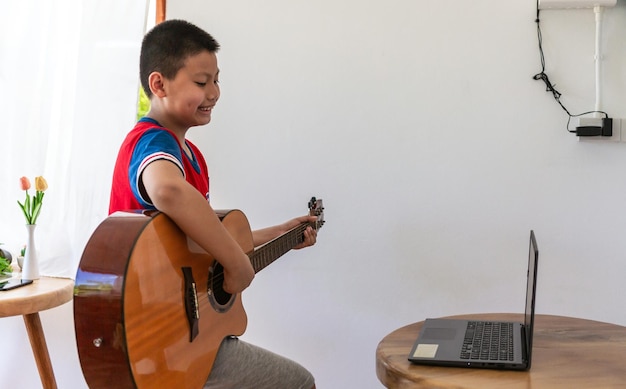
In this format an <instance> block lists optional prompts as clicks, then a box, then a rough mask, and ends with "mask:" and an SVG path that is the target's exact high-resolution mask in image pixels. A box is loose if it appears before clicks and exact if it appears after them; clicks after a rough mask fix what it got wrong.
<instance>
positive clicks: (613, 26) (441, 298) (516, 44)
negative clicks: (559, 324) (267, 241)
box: [168, 0, 626, 388]
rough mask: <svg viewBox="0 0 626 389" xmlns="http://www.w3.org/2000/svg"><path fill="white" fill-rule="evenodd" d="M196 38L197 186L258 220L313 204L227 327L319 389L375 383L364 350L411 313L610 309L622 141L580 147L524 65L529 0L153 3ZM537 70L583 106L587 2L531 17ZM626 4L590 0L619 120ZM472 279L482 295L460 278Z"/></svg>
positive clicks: (615, 279)
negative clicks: (210, 71) (207, 72)
mask: <svg viewBox="0 0 626 389" xmlns="http://www.w3.org/2000/svg"><path fill="white" fill-rule="evenodd" d="M168 7H169V8H168V17H169V18H185V19H188V20H191V21H193V22H195V23H197V24H199V25H201V26H202V27H204V28H205V29H207V30H208V31H209V32H211V33H212V34H214V36H215V37H216V39H218V41H219V42H220V43H221V44H222V46H223V48H222V50H221V52H220V54H219V60H220V68H221V75H220V77H221V87H222V98H221V101H220V103H219V104H218V108H217V109H216V110H215V111H214V116H213V117H214V119H213V122H212V123H211V124H210V125H209V126H208V127H207V128H202V129H197V130H195V131H192V133H191V134H192V135H191V136H192V137H193V139H195V140H197V141H198V142H199V144H200V146H201V147H202V148H203V149H204V150H205V151H206V154H207V156H208V159H209V165H210V169H211V173H212V174H211V179H212V201H213V203H214V205H217V206H223V207H225V208H229V207H238V208H241V209H243V210H244V211H245V212H246V213H247V215H248V216H249V218H250V219H251V222H252V223H253V224H254V225H256V226H262V225H265V224H270V223H274V222H278V221H282V220H283V219H285V218H287V217H290V216H291V215H295V214H298V213H299V212H303V211H304V205H305V203H306V200H307V199H308V196H310V195H316V196H319V197H321V198H323V199H324V203H325V206H326V218H327V220H328V222H327V224H326V226H324V228H323V229H322V230H321V231H320V234H319V243H318V245H317V246H316V247H315V248H313V249H310V250H305V251H302V252H298V253H290V254H288V256H287V257H286V258H283V259H282V260H281V261H279V262H276V263H275V264H273V265H272V266H271V267H269V268H268V269H266V270H264V272H262V273H260V274H259V275H258V276H257V278H256V279H255V281H254V283H253V286H252V287H251V288H250V289H249V291H247V292H246V293H245V294H244V304H245V306H246V309H247V312H248V314H249V318H250V324H249V328H248V331H247V333H246V335H245V339H247V340H249V341H251V342H254V343H257V344H260V345H263V346H266V347H268V348H270V349H272V350H275V351H278V352H280V353H283V354H285V355H288V356H291V357H293V358H294V359H296V360H298V361H300V362H301V363H303V364H304V365H305V366H307V367H309V368H310V369H311V370H312V372H313V373H314V374H315V375H316V377H317V379H318V387H320V388H357V387H359V388H378V387H380V386H381V385H380V383H379V382H378V380H377V378H376V376H375V370H374V361H375V355H374V354H375V349H376V345H377V344H378V342H379V341H380V339H381V338H382V337H384V336H385V335H386V334H387V333H389V332H390V331H392V330H394V329H396V328H398V327H400V326H403V325H405V324H408V323H411V322H415V321H419V320H422V319H424V318H425V317H427V316H440V315H450V314H459V313H468V312H500V311H502V312H511V311H512V312H521V311H522V310H523V304H524V289H525V270H526V267H525V266H526V258H527V252H528V231H529V230H530V229H531V228H532V229H534V230H535V231H536V233H537V238H538V243H539V247H540V250H541V255H540V260H541V265H540V274H539V277H540V278H539V286H538V293H539V297H538V302H537V309H538V311H539V312H540V313H550V314H559V315H570V316H578V317H585V318H591V319H597V320H603V321H609V322H615V323H619V324H623V325H626V313H625V312H626V310H624V303H622V302H621V301H619V299H616V297H614V296H623V295H624V294H625V293H626V286H624V283H623V282H622V279H623V275H624V274H625V273H626V261H625V260H624V259H625V257H626V255H625V253H626V240H625V239H623V236H624V234H625V232H626V210H625V208H624V207H623V205H624V202H625V201H624V198H625V196H626V179H625V178H624V175H623V174H622V168H623V166H626V143H617V144H610V143H593V144H592V143H581V142H579V141H578V140H577V138H576V137H575V136H574V135H572V134H569V133H567V132H566V130H565V126H566V122H567V115H566V114H565V113H564V111H563V110H561V108H560V107H559V106H558V104H557V103H556V102H555V101H554V100H553V98H552V96H551V94H549V93H546V91H545V85H544V84H543V83H541V82H539V81H534V80H533V79H532V76H533V75H534V74H536V73H538V72H539V71H540V69H541V68H540V62H539V53H538V48H537V36H536V24H535V22H534V20H535V2H534V1H528V0H527V1H521V0H515V1H495V0H491V1H489V0H478V1H471V2H468V1H451V0H448V1H414V0H404V1H373V0H370V1H359V0H352V1H350V0H343V1H337V0H321V1H316V2H310V1H304V0H300V1H279V0H268V1H263V2H257V1H237V2H232V1H213V2H211V4H210V5H208V4H207V3H206V2H204V1H201V0H185V1H177V2H171V3H169V4H168ZM541 24H542V27H543V36H544V50H545V54H546V61H547V73H548V75H549V76H550V78H551V80H552V82H553V83H555V84H556V86H557V89H558V90H559V91H560V92H561V93H563V97H562V101H563V103H564V104H565V105H566V106H567V107H568V109H569V110H570V111H571V112H572V113H580V112H584V111H587V110H591V109H593V108H594V103H595V89H594V88H595V86H594V62H593V53H594V39H595V36H594V29H595V25H594V14H593V11H591V10H582V11H571V10H570V11H544V12H542V14H541ZM624 36H626V4H625V3H624V1H621V0H620V1H619V2H618V6H617V7H616V8H613V9H610V10H607V12H606V13H605V28H604V42H603V48H604V50H605V62H604V68H605V71H606V73H605V85H604V87H605V89H604V96H603V97H604V102H605V106H604V108H605V110H606V111H607V112H609V113H610V114H611V115H612V116H614V117H621V118H626V77H625V75H626V71H625V70H626V41H625V40H624V39H623V37H624ZM474 285H477V286H479V287H480V289H479V291H478V292H477V294H478V296H480V297H484V298H485V300H484V301H482V302H476V301H475V300H473V299H470V298H469V293H467V291H468V290H469V289H470V288H472V287H473V286H474Z"/></svg>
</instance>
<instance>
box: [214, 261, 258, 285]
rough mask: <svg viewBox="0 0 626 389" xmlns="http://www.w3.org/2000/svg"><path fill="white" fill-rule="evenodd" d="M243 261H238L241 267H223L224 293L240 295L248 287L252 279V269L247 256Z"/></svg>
mask: <svg viewBox="0 0 626 389" xmlns="http://www.w3.org/2000/svg"><path fill="white" fill-rule="evenodd" d="M244 257H245V259H242V260H238V261H237V262H238V263H240V264H241V266H229V267H228V268H226V267H224V283H223V284H222V286H223V288H224V291H226V292H228V293H230V294H235V293H241V292H243V290H244V289H246V288H247V287H248V286H250V283H251V282H252V280H253V279H254V269H253V268H252V264H251V263H250V259H249V258H248V256H247V255H244Z"/></svg>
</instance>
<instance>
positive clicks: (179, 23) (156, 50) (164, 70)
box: [139, 19, 220, 98]
mask: <svg viewBox="0 0 626 389" xmlns="http://www.w3.org/2000/svg"><path fill="white" fill-rule="evenodd" d="M219 48H220V45H219V43H217V41H216V40H215V39H214V38H213V37H212V36H211V35H210V34H209V33H207V32H206V31H204V30H203V29H201V28H199V27H198V26H196V25H194V24H192V23H189V22H187V21H184V20H176V19H174V20H166V21H164V22H161V23H159V24H157V25H156V26H155V27H154V28H153V29H152V30H150V31H149V32H148V33H147V34H146V35H145V36H144V38H143V42H142V43H141V55H140V57H139V79H140V81H141V86H142V87H143V90H144V92H146V95H147V96H148V97H149V98H150V97H152V92H151V91H150V85H148V76H150V73H152V72H159V73H161V74H162V75H163V77H165V78H167V79H173V78H174V77H175V76H176V73H178V71H179V70H180V69H181V68H182V67H183V66H184V64H185V60H186V59H187V58H188V57H190V56H192V55H195V54H198V53H200V52H202V51H205V50H206V51H208V52H209V53H215V52H217V51H218V50H219Z"/></svg>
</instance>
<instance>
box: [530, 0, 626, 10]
mask: <svg viewBox="0 0 626 389" xmlns="http://www.w3.org/2000/svg"><path fill="white" fill-rule="evenodd" d="M616 3H617V0H539V9H567V8H593V7H595V6H600V7H614V6H615V4H616Z"/></svg>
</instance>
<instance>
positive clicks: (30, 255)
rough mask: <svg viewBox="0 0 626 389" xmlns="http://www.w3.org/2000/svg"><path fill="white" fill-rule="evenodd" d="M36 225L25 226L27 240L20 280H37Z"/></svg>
mask: <svg viewBox="0 0 626 389" xmlns="http://www.w3.org/2000/svg"><path fill="white" fill-rule="evenodd" d="M35 227H37V225H36V224H27V225H26V231H27V232H28V240H27V243H26V253H25V254H24V266H22V279H26V280H36V279H39V260H38V258H37V247H36V246H35Z"/></svg>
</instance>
